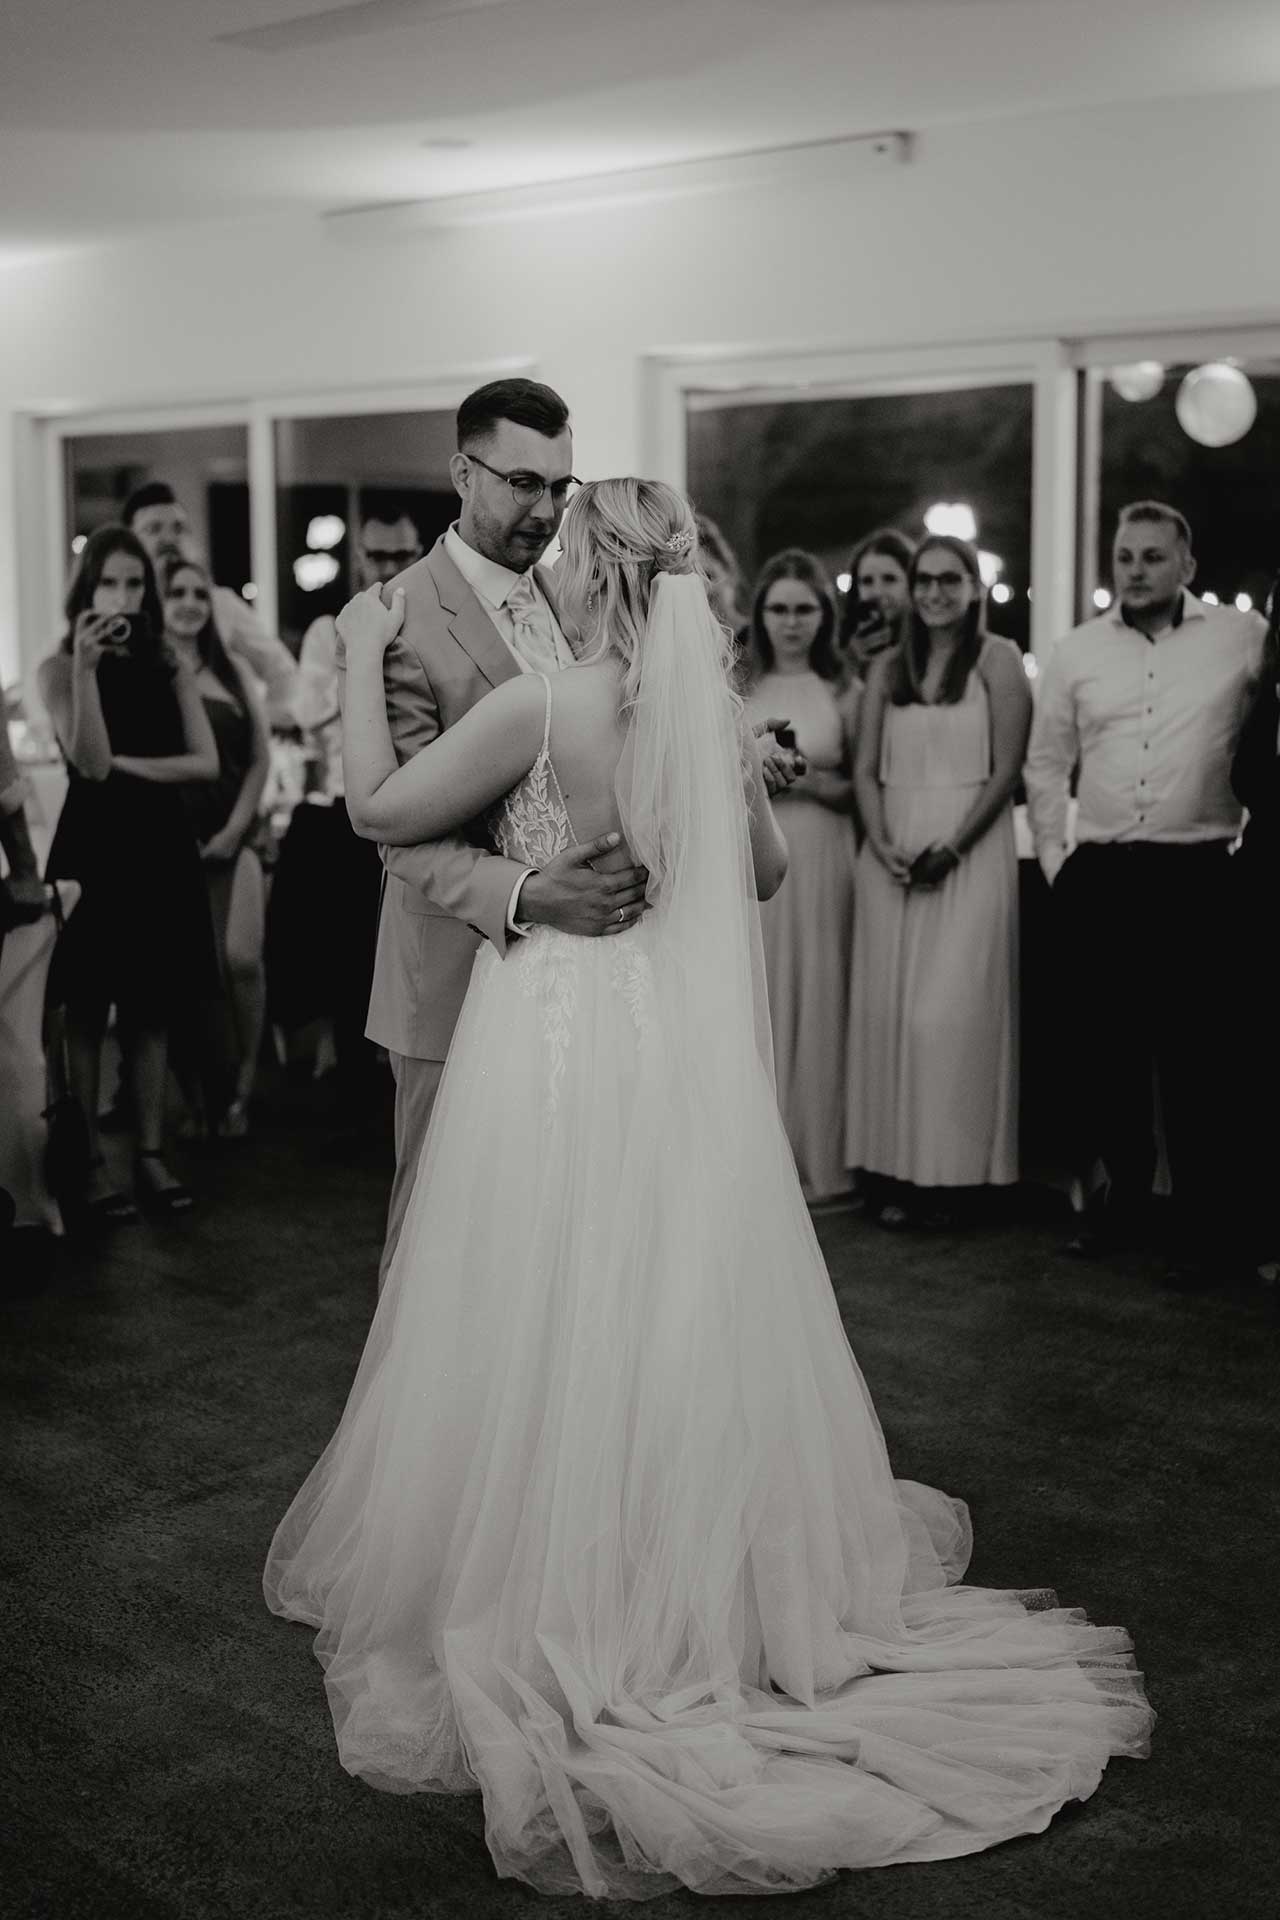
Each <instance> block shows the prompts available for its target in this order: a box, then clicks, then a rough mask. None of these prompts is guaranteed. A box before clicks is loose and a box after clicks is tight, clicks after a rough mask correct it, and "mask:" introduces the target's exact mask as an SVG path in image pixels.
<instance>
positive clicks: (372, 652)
mask: <svg viewBox="0 0 1280 1920" xmlns="http://www.w3.org/2000/svg"><path fill="white" fill-rule="evenodd" d="M403 625H404V588H403V587H397V588H396V590H395V592H394V593H393V594H392V596H391V605H390V606H389V607H388V606H384V604H383V600H382V589H381V587H376V586H375V587H369V588H368V589H367V590H366V591H365V592H364V593H358V594H357V595H356V597H355V599H354V600H348V602H347V604H346V606H345V607H344V608H343V609H342V612H341V613H340V614H339V615H338V633H339V636H340V638H341V640H342V644H343V646H344V647H345V648H346V650H347V658H348V660H350V659H351V657H352V656H353V655H356V656H359V655H362V654H363V655H368V656H371V657H372V658H374V659H377V660H380V659H381V658H382V656H383V654H384V653H385V652H386V650H387V648H388V647H389V646H390V645H391V642H392V641H393V640H394V639H395V637H396V635H397V634H398V633H399V631H400V629H401V627H402V626H403Z"/></svg>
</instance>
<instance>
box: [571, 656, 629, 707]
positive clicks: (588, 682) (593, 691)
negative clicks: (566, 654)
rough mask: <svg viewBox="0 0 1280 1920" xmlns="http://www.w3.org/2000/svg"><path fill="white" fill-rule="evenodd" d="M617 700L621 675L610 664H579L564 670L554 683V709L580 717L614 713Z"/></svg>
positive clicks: (598, 662)
mask: <svg viewBox="0 0 1280 1920" xmlns="http://www.w3.org/2000/svg"><path fill="white" fill-rule="evenodd" d="M621 698H622V675H621V672H620V671H619V667H618V663H617V662H616V661H613V660H586V661H582V662H580V663H579V664H578V665H577V666H576V667H567V668H566V669H565V671H564V672H563V673H562V674H561V675H560V676H559V678H558V680H557V681H556V705H557V706H560V705H562V704H567V705H569V706H570V707H572V708H574V709H576V710H578V711H580V712H583V713H586V712H591V713H599V712H605V711H608V710H610V709H612V710H613V711H614V712H616V711H617V708H618V705H619V702H620V701H621Z"/></svg>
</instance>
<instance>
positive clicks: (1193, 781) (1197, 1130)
mask: <svg viewBox="0 0 1280 1920" xmlns="http://www.w3.org/2000/svg"><path fill="white" fill-rule="evenodd" d="M1112 573H1113V578H1114V586H1115V595H1116V597H1115V603H1114V605H1113V606H1112V607H1111V608H1110V609H1109V610H1108V611H1107V612H1106V613H1104V614H1101V615H1099V616H1098V617H1097V618H1096V619H1093V620H1089V621H1086V622H1085V624H1084V625H1083V626H1080V627H1077V628H1075V630H1074V631H1073V632H1071V633H1069V634H1067V635H1066V636H1065V638H1063V639H1062V640H1060V641H1059V642H1058V643H1057V645H1056V646H1055V647H1054V649H1053V651H1052V652H1051V653H1050V655H1049V658H1048V661H1047V663H1046V665H1045V668H1044V671H1043V672H1042V674H1041V676H1040V682H1039V693H1038V697H1037V702H1036V718H1035V726H1034V729H1033V731H1032V736H1031V749H1030V752H1029V754H1028V757H1027V765H1026V773H1025V780H1026V790H1027V804H1028V818H1029V822H1030V826H1031V831H1032V835H1033V838H1034V841H1035V848H1036V853H1037V856H1038V858H1039V860H1040V864H1041V866H1042V868H1043V869H1044V873H1045V876H1046V878H1047V879H1048V880H1049V882H1050V883H1051V885H1052V886H1053V890H1054V906H1055V911H1056V914H1057V918H1058V921H1059V926H1060V942H1061V944H1062V948H1063V952H1064V959H1065V962H1066V965H1067V967H1068V969H1069V975H1068V977H1069V978H1071V980H1072V981H1073V983H1074V993H1073V999H1072V1002H1071V1004H1070V1006H1069V1007H1068V1008H1066V1009H1064V1012H1065V1013H1066V1014H1067V1015H1068V1017H1069V1018H1070V1020H1071V1023H1072V1030H1071V1051H1070V1057H1071V1058H1072V1059H1073V1060H1074V1061H1075V1063H1076V1072H1075V1084H1074V1086H1073V1087H1072V1088H1071V1089H1069V1099H1070V1101H1071V1106H1072V1109H1073V1125H1074V1132H1075V1136H1076V1149H1075V1150H1076V1154H1077V1158H1078V1161H1079V1168H1080V1172H1081V1174H1082V1175H1083V1174H1084V1173H1085V1171H1086V1169H1088V1168H1090V1167H1091V1166H1092V1165H1093V1164H1094V1162H1095V1161H1096V1160H1097V1159H1098V1158H1101V1160H1102V1162H1103V1164H1104V1166H1105V1168H1106V1173H1107V1181H1108V1185H1107V1187H1106V1188H1105V1189H1102V1190H1100V1191H1099V1192H1098V1193H1097V1194H1095V1195H1094V1197H1093V1199H1092V1202H1091V1204H1090V1206H1089V1209H1088V1212H1087V1215H1086V1219H1085V1223H1084V1225H1083V1227H1082V1230H1081V1232H1080V1233H1079V1234H1078V1235H1077V1236H1076V1238H1075V1239H1074V1240H1073V1241H1072V1242H1071V1245H1070V1249H1069V1250H1070V1251H1071V1252H1074V1253H1076V1254H1079V1255H1083V1256H1092V1255H1096V1254H1098V1253H1099V1252H1103V1251H1105V1250H1106V1249H1108V1248H1109V1247H1114V1246H1116V1245H1119V1244H1124V1243H1128V1242H1133V1241H1139V1242H1141V1241H1144V1240H1147V1239H1149V1237H1150V1230H1151V1224H1152V1221H1151V1209H1150V1200H1151V1191H1152V1181H1153V1175H1154V1170H1155V1140H1154V1110H1153V1079H1155V1078H1156V1077H1158V1083H1159V1091H1160V1112H1161V1116H1162V1120H1163V1126H1164V1135H1165V1144H1166V1149H1167V1153H1168V1159H1169V1167H1170V1172H1171V1175H1172V1180H1173V1190H1174V1194H1173V1197H1174V1207H1175V1211H1176V1214H1177V1216H1178V1220H1177V1225H1178V1236H1179V1246H1180V1249H1181V1251H1182V1253H1183V1254H1184V1255H1185V1256H1187V1258H1188V1259H1189V1261H1190V1264H1189V1265H1185V1266H1183V1267H1181V1268H1179V1269H1175V1270H1174V1272H1173V1273H1172V1274H1171V1275H1170V1276H1169V1277H1170V1281H1171V1283H1172V1284H1178V1283H1179V1282H1180V1281H1187V1282H1189V1283H1199V1282H1200V1281H1203V1280H1205V1279H1208V1278H1210V1277H1211V1275H1212V1271H1213V1268H1214V1265H1215V1262H1216V1254H1215V1243H1217V1244H1218V1246H1219V1247H1220V1246H1221V1243H1222V1241H1223V1238H1224V1234H1226V1233H1229V1232H1230V1231H1231V1227H1232V1218H1231V1216H1232V1215H1233V1213H1234V1209H1233V1207H1232V1205H1231V1200H1230V1196H1231V1194H1232V1192H1233V1190H1234V1183H1235V1178H1236V1174H1235V1170H1234V1169H1233V1167H1232V1164H1231V1162H1232V1158H1233V1155H1232V1148H1231V1141H1230V1134H1229V1131H1228V1129H1226V1128H1225V1127H1224V1125H1223V1102H1224V1099H1225V1087H1224V1083H1223V1069H1222V1060H1221V1056H1222V1053H1223V1052H1224V1041H1225V1035H1226V1025H1225V1023H1226V1021H1227V1018H1228V1008H1229V1006H1230V1004H1231V1001H1232V997H1233V994H1234V992H1235V988H1234V985H1233V981H1232V977H1231V969H1232V967H1233V965H1234V955H1233V954H1232V953H1231V951H1230V948H1231V942H1230V940H1229V939H1226V938H1224V928H1225V926H1226V924H1227V923H1226V914H1227V909H1228V904H1229V892H1230V887H1229V880H1230V875H1229V867H1228V857H1227V856H1228V852H1229V849H1230V846H1231V843H1232V841H1233V840H1234V839H1235V837H1236V835H1237V834H1238V832H1239V830H1240V813H1241V810H1240V803H1239V801H1238V800H1237V799H1236V797H1235V796H1234V795H1233V793H1232V791H1231V780H1230V772H1231V761H1232V755H1233V753H1234V752H1235V749H1236V745H1237V742H1238V739H1239V736H1240V728H1241V723H1242V720H1243V717H1244V702H1245V698H1246V695H1247V691H1248V688H1249V686H1250V685H1251V683H1252V682H1253V680H1254V679H1255V677H1256V675H1257V673H1258V668H1259V665H1260V662H1261V658H1262V644H1263V637H1264V633H1265V627H1264V623H1263V621H1262V619H1261V618H1260V616H1259V615H1257V614H1255V613H1241V612H1238V611H1237V610H1236V609H1235V608H1234V607H1211V606H1207V605H1206V604H1205V603H1204V602H1203V601H1202V600H1199V599H1197V598H1196V596H1195V595H1194V594H1193V593H1191V592H1190V591H1189V582H1190V581H1191V580H1192V579H1193V578H1194V575H1195V560H1194V558H1193V555H1192V545H1191V529H1190V527H1189V526H1188V524H1187V521H1186V519H1185V518H1184V516H1183V515H1182V514H1181V513H1179V512H1178V510H1177V508H1176V507H1171V506H1167V505H1165V504H1164V503H1163V502H1162V501H1157V500H1139V501H1135V502H1134V503H1133V504H1132V505H1130V506H1127V507H1125V508H1124V509H1123V510H1122V512H1121V514H1120V519H1119V524H1118V526H1117V529H1116V535H1115V541H1114V545H1113V549H1112ZM1077 763H1078V765H1079V788H1078V809H1079V810H1078V818H1077V826H1076V839H1077V845H1076V849H1075V851H1074V853H1072V854H1071V856H1070V858H1068V857H1067V850H1066V826H1067V794H1068V783H1069V781H1070V778H1071V775H1072V770H1073V768H1075V767H1076V765H1077Z"/></svg>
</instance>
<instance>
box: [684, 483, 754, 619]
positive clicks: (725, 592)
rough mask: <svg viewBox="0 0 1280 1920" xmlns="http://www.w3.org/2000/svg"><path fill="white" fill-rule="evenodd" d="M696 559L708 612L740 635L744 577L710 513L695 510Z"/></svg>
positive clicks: (744, 616) (731, 549)
mask: <svg viewBox="0 0 1280 1920" xmlns="http://www.w3.org/2000/svg"><path fill="white" fill-rule="evenodd" d="M693 524H694V527H695V528H696V530H697V535H698V558H699V560H700V562H701V564H702V570H703V572H704V573H705V575H706V580H707V598H708V600H710V602H711V611H712V612H713V613H714V614H715V616H716V619H717V620H719V621H721V622H722V623H723V624H724V625H725V626H726V627H728V628H729V629H730V631H731V632H732V633H734V634H736V635H743V634H744V630H745V628H746V626H747V615H746V614H745V613H744V612H743V610H742V598H743V591H744V588H743V580H742V567H741V565H740V564H739V561H738V556H737V554H736V553H735V552H734V550H733V548H732V547H731V546H730V545H729V542H728V541H727V540H726V539H725V537H724V535H723V533H721V531H720V529H719V527H718V526H717V525H716V523H715V521H714V520H713V519H712V518H711V516H710V514H709V513H698V512H696V511H695V513H694V516H693Z"/></svg>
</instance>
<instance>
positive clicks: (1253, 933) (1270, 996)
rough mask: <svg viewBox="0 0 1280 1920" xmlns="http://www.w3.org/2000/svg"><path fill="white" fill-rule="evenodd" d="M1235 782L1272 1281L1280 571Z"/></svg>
mask: <svg viewBox="0 0 1280 1920" xmlns="http://www.w3.org/2000/svg"><path fill="white" fill-rule="evenodd" d="M1231 790H1232V792H1233V793H1234V794H1235V796H1236V799H1237V800H1238V801H1239V802H1240V804H1241V805H1242V806H1243V807H1246V808H1247V809H1248V812H1247V815H1246V819H1245V828H1244V834H1243V836H1242V838H1241V841H1240V845H1239V847H1238V849H1237V851H1236V854H1235V857H1234V858H1233V860H1232V862H1231V874H1232V879H1233V881H1234V882H1235V894H1236V900H1235V910H1236V917H1235V921H1234V929H1233V930H1234V932H1235V936H1236V938H1235V946H1236V953H1237V956H1238V966H1239V980H1240V993H1239V1010H1240V1019H1239V1021H1238V1023H1237V1033H1236V1038H1235V1044H1234V1045H1233V1047H1232V1049H1231V1061H1232V1067H1233V1079H1234V1082H1235V1098H1234V1100H1233V1101H1232V1110H1233V1112H1234V1113H1235V1115H1236V1118H1237V1120H1238V1121H1239V1122H1241V1123H1242V1124H1241V1127H1240V1135H1241V1142H1240V1144H1241V1151H1242V1154H1243V1159H1244V1166H1245V1187H1246V1192H1245V1207H1246V1223H1245V1232H1246V1241H1247V1245H1248V1250H1249V1253H1250V1256H1251V1257H1252V1258H1253V1259H1254V1260H1255V1261H1260V1262H1261V1263H1262V1264H1261V1266H1260V1268H1259V1271H1260V1273H1261V1274H1262V1275H1263V1277H1264V1278H1266V1279H1269V1280H1271V1281H1273V1282H1274V1281H1275V1280H1276V1278H1277V1277H1278V1274H1277V1264H1278V1262H1280V1205H1277V1201H1276V1177H1277V1172H1278V1171H1280V1039H1278V1037H1277V1028H1276V1021H1275V1015H1274V1008H1275V997H1276V956H1277V952H1280V943H1278V941H1277V935H1278V934H1280V578H1277V580H1276V583H1275V585H1274V586H1273V587H1272V590H1271V605H1270V620H1269V623H1268V626H1267V637H1266V642H1265V646H1264V649H1263V656H1262V671H1261V674H1260V676H1259V678H1258V681H1257V683H1256V685H1255V687H1254V689H1253V694H1252V698H1251V699H1250V702H1249V708H1248V712H1247V714H1246V717H1245V722H1244V726H1243V727H1242V729H1241V732H1240V738H1239V741H1238V743H1237V745H1236V751H1235V757H1234V759H1233V760H1232V762H1231Z"/></svg>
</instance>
